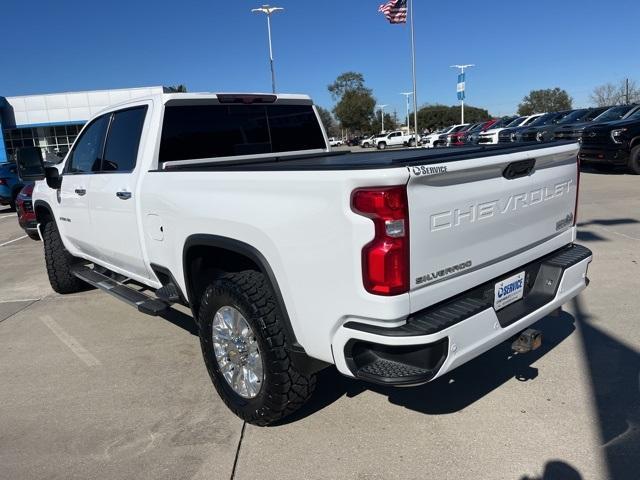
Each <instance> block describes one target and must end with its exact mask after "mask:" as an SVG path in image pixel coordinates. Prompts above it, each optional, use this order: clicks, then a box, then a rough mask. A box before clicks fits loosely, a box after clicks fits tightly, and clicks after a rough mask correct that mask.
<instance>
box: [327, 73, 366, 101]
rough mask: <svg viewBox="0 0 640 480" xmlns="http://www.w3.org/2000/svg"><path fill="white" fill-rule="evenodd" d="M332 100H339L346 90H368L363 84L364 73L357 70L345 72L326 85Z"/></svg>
mask: <svg viewBox="0 0 640 480" xmlns="http://www.w3.org/2000/svg"><path fill="white" fill-rule="evenodd" d="M327 89H328V90H329V93H330V94H331V96H332V97H333V99H334V100H340V99H341V98H342V97H344V95H345V93H347V92H369V93H371V90H369V89H368V88H366V87H365V86H364V75H362V74H361V73H358V72H345V73H343V74H341V75H339V76H338V78H336V80H335V81H334V82H333V83H332V84H331V85H329V86H328V87H327Z"/></svg>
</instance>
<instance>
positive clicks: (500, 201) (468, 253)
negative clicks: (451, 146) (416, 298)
mask: <svg viewBox="0 0 640 480" xmlns="http://www.w3.org/2000/svg"><path fill="white" fill-rule="evenodd" d="M493 153H494V155H486V156H485V155H483V154H482V153H479V154H478V157H477V158H473V159H466V160H458V161H451V162H448V163H447V162H446V161H445V162H444V163H438V164H425V165H415V166H413V165H412V166H409V167H408V169H409V172H410V179H409V182H408V185H407V195H408V201H409V218H410V223H409V224H410V228H409V234H410V240H411V248H410V262H411V266H410V271H411V290H412V292H417V291H419V290H420V289H429V287H430V286H432V285H436V284H442V283H447V284H448V287H447V288H437V289H436V290H438V291H440V294H439V296H440V297H442V296H443V295H444V293H442V292H445V291H446V295H447V296H448V295H455V294H457V293H460V292H461V291H464V290H465V289H466V288H469V286H468V285H467V284H468V283H469V282H465V281H459V280H456V279H460V280H461V279H464V278H465V276H467V275H468V274H470V273H471V272H476V274H474V277H476V278H477V279H481V277H482V275H477V272H478V271H482V270H483V269H486V271H487V272H491V274H492V275H493V274H495V272H496V268H488V267H491V266H495V265H496V264H500V263H504V264H505V265H507V264H509V261H508V260H509V259H511V260H513V258H515V257H518V256H522V257H523V259H524V258H525V257H527V255H526V253H527V252H535V254H536V255H539V256H542V255H544V254H547V253H550V251H551V250H552V249H554V248H558V246H559V245H561V244H563V243H564V244H566V243H568V242H570V241H571V239H572V238H573V230H572V228H573V223H574V210H575V205H576V195H577V187H578V178H577V175H578V172H577V153H578V145H577V144H568V145H567V144H565V145H559V146H551V147H549V148H542V149H540V148H538V149H535V150H526V149H525V150H522V151H519V152H516V153H508V154H502V155H500V154H499V155H495V152H493ZM567 239H568V242H567ZM554 240H555V241H554ZM546 246H548V247H546ZM545 249H546V250H549V251H545ZM526 260H528V261H531V260H533V259H531V258H526ZM511 263H513V261H512V262H511ZM511 267H513V265H511ZM510 269H511V268H507V267H506V266H505V269H504V272H502V271H500V272H499V273H498V274H502V273H506V272H507V271H508V270H510ZM498 270H499V269H498ZM484 280H485V281H486V280H488V278H487V279H484ZM440 287H442V285H440ZM420 297H422V298H425V296H424V295H420ZM434 299H435V300H438V299H444V298H434ZM412 303H413V302H412ZM419 303H422V302H419ZM415 306H416V307H422V308H424V306H426V305H415ZM413 307H414V305H412V309H413Z"/></svg>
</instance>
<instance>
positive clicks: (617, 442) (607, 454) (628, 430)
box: [573, 297, 640, 480]
mask: <svg viewBox="0 0 640 480" xmlns="http://www.w3.org/2000/svg"><path fill="white" fill-rule="evenodd" d="M573 307H574V311H575V312H576V320H577V324H578V332H579V335H580V338H581V340H582V347H583V351H584V355H583V357H584V359H585V363H586V366H587V368H588V372H587V373H588V374H589V379H590V380H591V389H592V395H593V404H594V408H595V413H596V415H597V418H596V420H597V425H598V428H599V432H600V440H601V444H602V449H603V452H602V453H603V455H604V459H605V462H606V465H607V469H608V472H609V475H608V476H607V478H609V479H613V480H627V479H629V480H631V479H638V478H640V473H639V472H638V470H639V467H640V354H639V353H638V351H637V350H634V349H633V348H632V347H630V346H629V345H625V344H624V343H622V342H621V341H619V340H618V339H616V338H614V337H613V336H611V335H610V334H608V333H607V332H605V331H604V330H602V329H601V328H599V327H598V326H597V325H596V324H597V320H595V319H594V318H592V317H591V316H590V315H589V314H588V313H587V312H586V311H585V309H584V308H583V306H582V302H581V301H580V297H576V298H575V299H574V300H573Z"/></svg>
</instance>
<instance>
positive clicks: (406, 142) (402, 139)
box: [374, 130, 414, 150]
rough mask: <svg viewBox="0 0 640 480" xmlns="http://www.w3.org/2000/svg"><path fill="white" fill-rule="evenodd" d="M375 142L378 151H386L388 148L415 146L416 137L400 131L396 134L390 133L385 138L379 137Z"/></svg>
mask: <svg viewBox="0 0 640 480" xmlns="http://www.w3.org/2000/svg"><path fill="white" fill-rule="evenodd" d="M374 141H375V146H376V148H377V149H378V150H384V149H385V148H388V147H404V146H413V143H412V142H414V135H413V134H408V133H404V132H402V131H400V130H398V131H396V132H389V133H387V134H386V135H384V136H378V137H376V138H375V140H374Z"/></svg>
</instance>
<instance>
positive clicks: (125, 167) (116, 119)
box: [101, 105, 147, 173]
mask: <svg viewBox="0 0 640 480" xmlns="http://www.w3.org/2000/svg"><path fill="white" fill-rule="evenodd" d="M146 113H147V106H146V105H145V106H141V107H133V108H128V109H126V110H118V111H116V112H114V113H113V117H112V118H111V124H110V126H109V133H108V135H107V142H106V144H105V147H104V155H103V158H102V168H101V171H102V172H122V173H125V172H132V171H133V169H134V168H135V166H136V159H137V158H138V147H139V146H140V136H141V134H142V127H143V126H144V118H145V115H146Z"/></svg>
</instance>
